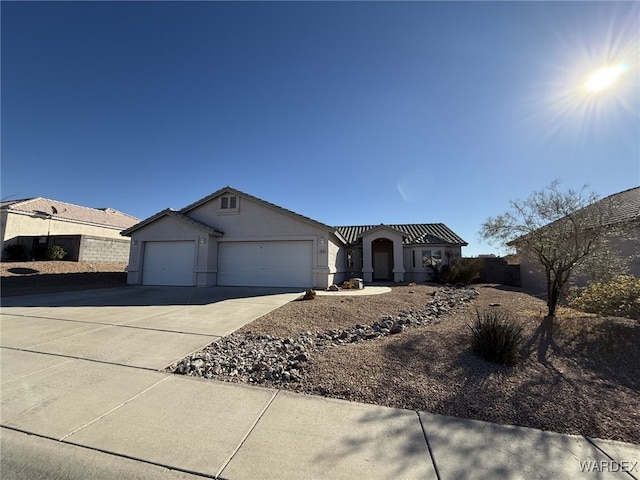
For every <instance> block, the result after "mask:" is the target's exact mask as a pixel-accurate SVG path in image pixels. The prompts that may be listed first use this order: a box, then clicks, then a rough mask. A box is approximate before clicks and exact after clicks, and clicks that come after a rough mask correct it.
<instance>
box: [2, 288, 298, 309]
mask: <svg viewBox="0 0 640 480" xmlns="http://www.w3.org/2000/svg"><path fill="white" fill-rule="evenodd" d="M283 293H301V294H302V293H303V289H301V288H280V287H164V286H128V287H119V288H104V289H99V290H81V291H76V292H59V293H44V294H36V295H23V296H16V297H6V298H3V299H2V306H3V307H121V306H122V307H124V306H169V305H209V304H212V303H216V302H220V301H223V300H230V299H240V298H253V297H263V296H269V295H279V294H283Z"/></svg>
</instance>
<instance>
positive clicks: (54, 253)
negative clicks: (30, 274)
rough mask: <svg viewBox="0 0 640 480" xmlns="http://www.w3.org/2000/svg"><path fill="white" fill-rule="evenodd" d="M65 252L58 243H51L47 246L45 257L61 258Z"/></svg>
mask: <svg viewBox="0 0 640 480" xmlns="http://www.w3.org/2000/svg"><path fill="white" fill-rule="evenodd" d="M66 254H67V252H65V250H64V248H62V247H59V246H58V245H51V246H50V247H49V248H47V258H48V259H49V260H62V259H63V258H64V257H65V255H66Z"/></svg>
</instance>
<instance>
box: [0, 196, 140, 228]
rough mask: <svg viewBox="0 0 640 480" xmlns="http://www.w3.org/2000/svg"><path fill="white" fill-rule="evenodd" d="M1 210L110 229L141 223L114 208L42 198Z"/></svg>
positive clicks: (8, 204) (4, 205) (16, 202)
mask: <svg viewBox="0 0 640 480" xmlns="http://www.w3.org/2000/svg"><path fill="white" fill-rule="evenodd" d="M0 208H1V209H3V210H7V211H14V212H23V213H28V214H32V215H43V216H51V218H57V219H61V220H69V221H72V222H78V223H87V224H91V225H102V226H105V227H110V228H121V229H124V228H129V227H131V226H132V225H135V224H136V223H138V222H139V220H138V219H137V218H135V217H132V216H131V215H127V214H126V213H122V212H119V211H118V210H114V209H113V208H90V207H82V206H80V205H74V204H72V203H66V202H60V201H58V200H50V199H48V198H42V197H35V198H27V199H24V200H13V201H9V202H2V205H0Z"/></svg>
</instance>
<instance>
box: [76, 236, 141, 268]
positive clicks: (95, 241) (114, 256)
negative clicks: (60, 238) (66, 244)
mask: <svg viewBox="0 0 640 480" xmlns="http://www.w3.org/2000/svg"><path fill="white" fill-rule="evenodd" d="M129 247H130V241H129V240H125V239H122V240H120V239H115V238H105V237H90V236H87V235H82V236H81V238H80V251H79V253H78V261H79V262H93V263H127V262H128V261H129Z"/></svg>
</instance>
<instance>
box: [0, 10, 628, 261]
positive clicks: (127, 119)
mask: <svg viewBox="0 0 640 480" xmlns="http://www.w3.org/2000/svg"><path fill="white" fill-rule="evenodd" d="M0 8H1V20H2V25H1V26H2V33H1V35H2V37H1V40H2V44H1V48H2V50H1V53H2V57H1V60H2V85H1V86H2V91H1V96H2V97H1V99H2V111H1V114H2V124H1V129H2V130H1V133H2V139H1V140H2V143H1V153H2V198H3V199H5V198H26V197H33V196H43V197H47V198H51V199H55V200H60V201H66V202H70V203H76V204H81V205H87V206H92V207H106V206H109V207H112V208H116V209H118V210H121V211H123V212H126V213H129V214H131V215H134V216H136V217H139V218H146V217H148V216H150V215H152V214H154V213H156V212H157V211H159V210H162V209H164V208H166V207H173V208H182V207H184V206H186V205H188V204H190V203H191V202H193V201H195V200H198V199H200V198H202V197H204V196H206V195H208V194H209V193H211V192H214V191H216V190H218V189H219V188H221V187H223V186H226V185H232V186H234V187H236V188H238V189H240V190H243V191H246V192H247V193H250V194H252V195H255V196H258V197H260V198H263V199H265V200H267V201H270V202H273V203H276V204H278V205H281V206H283V207H286V208H289V209H291V210H294V211H296V212H298V213H300V214H303V215H307V216H310V217H312V218H314V219H316V220H319V221H321V222H324V223H327V224H330V225H358V224H379V223H429V222H443V223H445V224H447V225H448V226H449V227H451V228H452V229H453V230H454V231H455V232H456V233H458V234H459V235H461V236H462V237H463V238H464V239H465V240H466V241H467V242H469V247H466V248H465V249H464V250H463V253H464V254H465V255H477V254H481V253H492V252H496V248H495V247H493V246H490V245H487V244H484V243H481V242H480V241H479V238H478V231H479V229H480V225H481V223H482V222H483V221H484V220H485V219H486V218H487V217H489V216H493V215H497V214H500V213H503V212H504V211H506V210H507V209H508V207H509V200H512V199H514V198H523V197H526V196H527V195H528V194H529V193H530V192H531V191H533V190H536V189H540V188H542V187H544V186H545V185H548V184H549V183H550V182H551V181H553V180H555V179H558V180H560V181H561V182H562V185H563V186H564V187H566V188H569V187H576V188H579V187H581V186H582V185H584V184H588V185H589V187H590V190H592V191H595V192H597V193H598V194H600V195H602V196H606V195H609V194H612V193H616V192H618V191H622V190H625V189H628V188H631V187H634V186H637V185H639V184H640V80H639V74H638V72H639V70H638V69H639V67H640V52H639V46H640V33H639V32H640V3H638V2H602V3H600V2H406V3H404V2H402V3H399V2H373V3H369V2H348V3H339V2H262V3H254V2H42V3H40V2H6V1H3V2H2V3H1V4H0ZM622 61H624V62H626V65H627V66H628V70H627V72H626V73H625V74H624V75H623V76H621V77H620V79H619V82H618V84H616V85H615V86H614V88H612V89H610V90H608V91H605V92H602V93H600V94H598V95H587V94H586V93H585V92H584V91H583V89H582V88H581V85H582V84H583V83H584V82H585V81H586V78H587V77H588V75H589V74H590V73H592V72H593V71H594V70H597V69H598V68H600V67H602V66H605V65H613V64H618V63H619V62H622Z"/></svg>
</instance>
